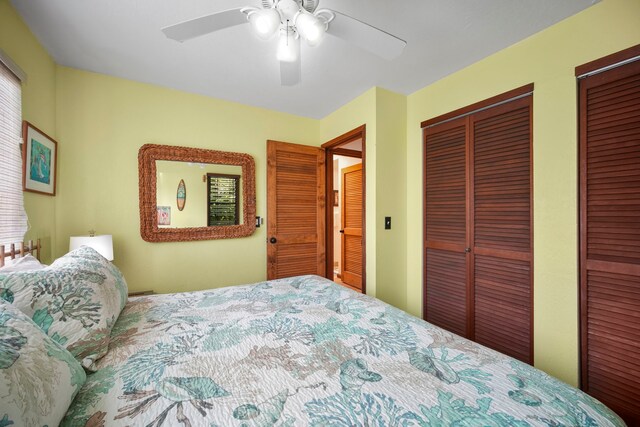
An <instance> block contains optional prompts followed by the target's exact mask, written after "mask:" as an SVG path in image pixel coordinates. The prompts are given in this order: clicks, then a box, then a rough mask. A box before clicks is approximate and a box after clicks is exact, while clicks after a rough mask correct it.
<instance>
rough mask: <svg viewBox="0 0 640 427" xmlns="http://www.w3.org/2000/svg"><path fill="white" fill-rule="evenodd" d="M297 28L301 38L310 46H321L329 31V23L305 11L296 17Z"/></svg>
mask: <svg viewBox="0 0 640 427" xmlns="http://www.w3.org/2000/svg"><path fill="white" fill-rule="evenodd" d="M295 26H296V30H298V34H300V37H302V38H303V39H305V40H306V41H307V43H308V44H309V45H310V46H317V45H318V44H320V42H321V41H322V39H323V37H324V33H325V32H326V31H327V22H326V21H325V20H324V19H322V18H320V17H317V16H315V15H312V14H310V13H307V12H303V11H301V12H300V13H298V15H297V16H296V18H295Z"/></svg>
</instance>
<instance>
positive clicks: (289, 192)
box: [267, 141, 325, 280]
mask: <svg viewBox="0 0 640 427" xmlns="http://www.w3.org/2000/svg"><path fill="white" fill-rule="evenodd" d="M324 158H325V156H324V151H323V150H322V149H321V148H317V147H309V146H305V145H297V144H289V143H284V142H275V141H268V142H267V278H268V279H269V280H271V279H279V278H283V277H292V276H300V275H305V274H317V275H320V276H322V275H324V271H325V207H324V205H325V202H324V188H325V164H324Z"/></svg>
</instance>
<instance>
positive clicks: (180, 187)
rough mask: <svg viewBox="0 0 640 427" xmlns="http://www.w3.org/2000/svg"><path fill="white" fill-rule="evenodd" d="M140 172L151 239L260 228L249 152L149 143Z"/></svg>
mask: <svg viewBox="0 0 640 427" xmlns="http://www.w3.org/2000/svg"><path fill="white" fill-rule="evenodd" d="M138 175H139V183H138V184H139V185H138V187H139V192H140V235H141V236H142V238H143V239H144V240H146V241H147V242H184V241H191V240H209V239H233V238H237V237H246V236H250V235H252V234H253V233H254V231H255V229H256V223H255V217H256V193H255V188H256V182H255V162H254V160H253V157H251V156H250V155H248V154H244V153H233V152H229V151H217V150H207V149H202V148H188V147H175V146H168V145H157V144H145V145H143V146H142V147H140V150H139V151H138ZM178 193H179V194H178ZM179 207H180V208H182V209H179Z"/></svg>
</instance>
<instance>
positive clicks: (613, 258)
mask: <svg viewBox="0 0 640 427" xmlns="http://www.w3.org/2000/svg"><path fill="white" fill-rule="evenodd" d="M580 263H581V270H580V273H581V275H580V280H581V284H580V309H581V310H580V311H581V338H582V341H581V345H582V387H583V389H584V390H585V391H587V392H588V393H589V394H591V395H592V396H594V397H596V398H597V399H599V400H601V401H602V402H603V403H605V404H606V405H608V406H610V407H611V408H612V409H613V410H615V411H616V412H618V414H620V415H621V416H622V417H623V418H625V421H627V423H629V425H640V357H639V355H640V61H636V62H633V63H630V64H627V65H624V66H620V67H618V68H615V69H612V70H609V71H605V72H602V73H599V74H595V75H593V76H590V77H587V78H584V79H581V80H580Z"/></svg>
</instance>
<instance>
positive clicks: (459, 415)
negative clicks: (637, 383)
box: [62, 276, 624, 427]
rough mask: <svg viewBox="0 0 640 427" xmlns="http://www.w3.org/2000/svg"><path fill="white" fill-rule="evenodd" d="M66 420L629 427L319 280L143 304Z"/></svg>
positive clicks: (532, 373)
mask: <svg viewBox="0 0 640 427" xmlns="http://www.w3.org/2000/svg"><path fill="white" fill-rule="evenodd" d="M97 367H98V370H97V371H96V372H95V373H92V374H89V375H88V376H87V381H86V383H85V384H84V386H83V387H82V389H81V391H80V393H79V394H78V395H77V397H76V399H75V400H74V402H73V404H72V405H71V407H70V408H69V411H68V412H67V415H66V417H65V419H64V420H63V422H62V425H64V426H85V425H88V426H99V425H107V426H119V425H122V426H124V425H140V426H147V425H149V426H173V425H184V426H208V427H214V426H283V427H284V426H299V425H313V426H365V425H366V426H451V425H453V426H509V427H511V426H516V427H520V426H522V427H524V426H624V423H623V422H622V420H621V419H620V418H619V417H618V416H617V415H615V414H614V413H613V412H611V411H610V410H609V409H607V408H606V407H605V406H604V405H602V404H601V403H600V402H598V401H596V400H594V399H593V398H591V397H589V396H587V395H586V394H584V393H582V392H581V391H579V390H577V389H575V388H573V387H571V386H569V385H567V384H565V383H563V382H561V381H559V380H557V379H554V378H552V377H550V376H548V375H546V374H545V373H543V372H541V371H539V370H537V369H535V368H532V367H531V366H528V365H526V364H523V363H521V362H519V361H516V360H514V359H512V358H509V357H507V356H504V355H502V354H500V353H497V352H495V351H493V350H490V349H487V348H485V347H483V346H480V345H478V344H476V343H473V342H471V341H468V340H466V339H463V338H460V337H458V336H456V335H453V334H451V333H449V332H447V331H444V330H442V329H440V328H438V327H435V326H433V325H431V324H429V323H426V322H424V321H422V320H420V319H417V318H415V317H413V316H410V315H408V314H406V313H404V312H402V311H400V310H398V309H395V308H393V307H391V306H389V305H387V304H385V303H383V302H381V301H379V300H376V299H374V298H371V297H368V296H366V295H360V294H357V293H355V292H353V291H350V290H348V289H346V288H343V287H340V286H338V285H336V284H334V283H333V282H330V281H328V280H326V279H323V278H320V277H317V276H303V277H295V278H289V279H281V280H275V281H269V282H263V283H257V284H254V285H247V286H236V287H229V288H223V289H215V290H210V291H202V292H192V293H181V294H172V295H157V296H149V297H140V298H133V299H130V300H129V302H128V303H127V305H126V307H125V309H124V310H123V312H122V314H121V315H120V317H119V319H118V321H117V322H116V324H115V325H114V327H113V330H112V335H111V342H110V346H109V352H108V353H107V355H106V356H105V357H104V358H102V359H101V360H99V361H98V362H97Z"/></svg>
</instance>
